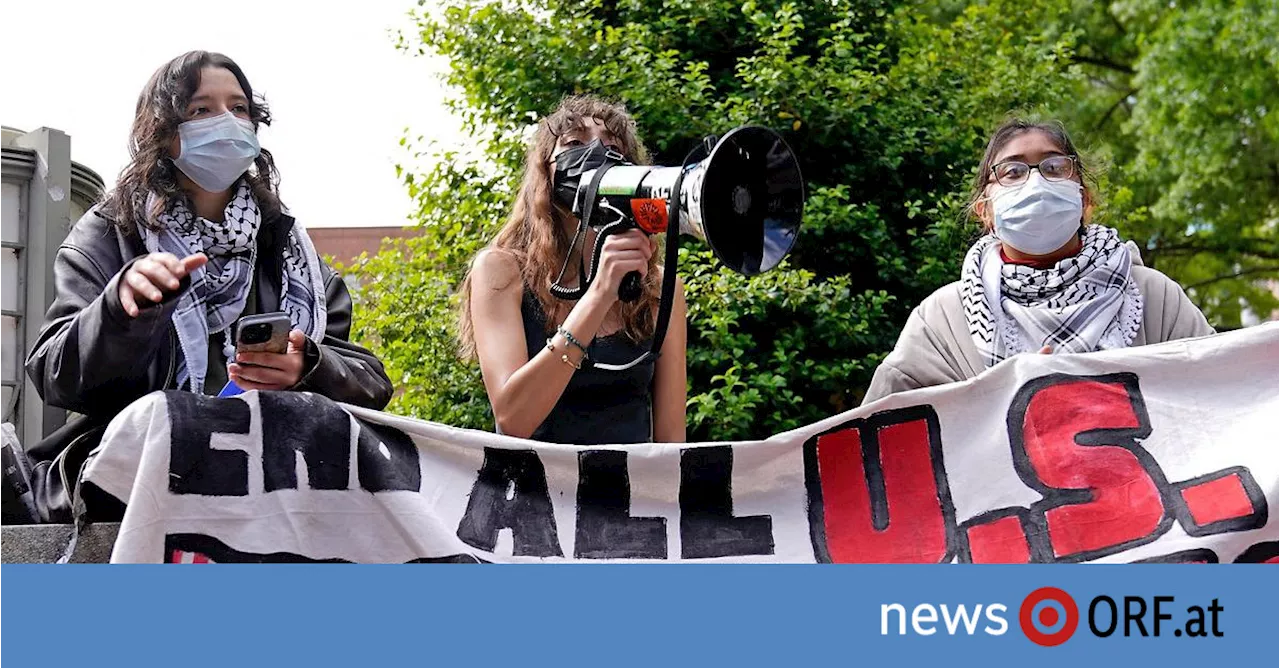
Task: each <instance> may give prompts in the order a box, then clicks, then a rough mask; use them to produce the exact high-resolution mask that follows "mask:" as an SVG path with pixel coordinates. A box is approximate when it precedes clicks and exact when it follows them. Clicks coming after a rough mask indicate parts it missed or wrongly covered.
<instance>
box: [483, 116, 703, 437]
mask: <svg viewBox="0 0 1280 668" xmlns="http://www.w3.org/2000/svg"><path fill="white" fill-rule="evenodd" d="M604 153H609V154H611V155H616V156H617V157H618V159H625V160H626V161H627V162H630V163H635V164H641V163H643V162H645V161H646V154H645V150H644V146H643V145H642V144H641V142H640V139H639V138H638V137H637V136H636V130H635V122H634V121H633V120H632V118H631V116H630V115H629V114H628V113H627V112H626V110H625V109H624V108H623V107H622V106H621V105H618V104H611V103H608V102H605V101H603V100H601V99H599V98H596V97H592V96H575V97H570V98H567V99H565V100H564V101H563V102H562V103H561V104H560V106H559V107H558V108H557V109H556V110H555V112H554V113H552V114H551V115H550V116H548V117H546V118H544V119H543V120H542V121H541V122H539V123H538V126H537V129H536V131H535V133H534V136H533V139H532V140H531V143H530V145H529V150H528V154H527V159H526V163H525V172H524V180H523V182H522V184H521V187H520V191H519V193H518V194H517V195H516V200H515V203H514V205H513V207H512V212H511V215H510V217H509V218H508V220H507V223H506V224H505V225H504V226H503V228H502V229H501V230H500V231H499V232H498V234H497V236H496V237H495V238H494V239H493V241H492V242H490V244H489V246H488V247H487V248H485V249H484V250H483V251H481V252H480V253H479V254H478V255H477V256H476V258H475V260H474V261H473V262H472V266H471V270H470V272H469V273H468V275H467V278H466V279H465V281H464V282H463V284H462V287H461V293H462V302H461V313H460V318H459V331H460V342H461V349H462V352H463V354H464V356H474V357H475V358H477V359H478V360H479V363H480V369H481V373H482V374H483V377H484V383H485V389H486V391H487V393H488V395H489V401H490V403H491V405H492V407H493V413H494V419H495V422H496V425H497V428H498V431H499V432H501V433H504V434H509V435H513V436H519V437H522V438H533V439H536V440H540V441H546V442H554V443H570V444H579V445H594V444H622V443H644V442H650V441H659V442H682V441H684V439H685V398H686V388H685V303H684V297H683V289H677V290H676V291H675V298H674V301H673V304H672V307H671V312H670V313H671V317H670V326H669V328H668V329H667V331H666V336H665V339H664V340H663V343H662V345H661V350H660V353H661V354H660V355H658V356H657V358H656V360H650V363H645V364H635V365H623V364H621V363H624V362H625V361H627V360H630V359H634V358H637V357H639V356H640V355H643V354H644V353H645V352H646V351H648V350H649V347H650V343H651V340H652V339H653V336H654V329H655V326H656V321H657V314H658V310H659V286H660V285H661V278H662V272H663V267H662V266H661V265H660V264H659V259H660V258H659V253H658V250H659V248H660V244H659V243H658V237H655V236H649V235H646V234H645V233H644V232H643V231H641V230H640V229H634V228H633V229H629V230H626V231H618V232H617V233H611V234H607V235H604V237H601V238H602V241H601V242H600V243H599V244H597V235H599V232H597V231H596V230H589V231H588V232H587V233H586V234H585V235H581V236H580V235H578V234H577V232H578V231H580V229H581V227H582V226H581V225H580V221H579V220H578V217H577V216H575V215H574V213H573V211H572V210H571V207H566V206H565V205H564V204H563V203H562V202H561V201H560V200H558V199H557V198H556V197H555V196H554V193H555V191H556V189H557V186H559V185H562V183H561V182H563V180H564V177H565V174H566V173H567V171H568V170H570V169H577V170H579V171H581V169H582V168H583V167H584V165H585V163H588V162H590V161H591V160H590V156H592V155H601V154H604ZM597 247H598V249H599V250H598V252H595V249H596V248H597ZM584 254H585V255H584ZM588 255H589V256H590V262H591V264H592V265H593V268H594V273H593V274H592V275H591V278H592V280H590V281H589V285H588V282H587V281H585V280H583V279H584V273H583V271H582V269H581V267H582V266H583V265H584V264H585V262H586V258H587V256H588ZM566 268H567V270H566ZM628 276H632V277H634V278H632V279H627V277H628ZM624 282H634V283H633V287H634V288H636V294H634V295H631V297H632V298H631V299H630V300H627V301H624V300H622V299H619V290H620V288H621V286H622V285H623V283H624ZM553 283H554V284H559V285H564V284H570V283H572V284H575V285H576V287H577V288H579V289H578V290H577V291H576V292H575V293H574V294H572V295H570V296H571V297H572V299H567V298H565V296H564V295H561V296H556V295H553V294H552V292H551V288H552V285H553ZM611 365H612V366H615V367H618V366H620V365H621V366H625V367H626V368H619V369H615V370H610V369H607V368H605V367H608V366H611Z"/></svg>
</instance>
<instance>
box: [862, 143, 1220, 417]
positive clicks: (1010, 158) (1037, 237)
mask: <svg viewBox="0 0 1280 668" xmlns="http://www.w3.org/2000/svg"><path fill="white" fill-rule="evenodd" d="M1089 181H1090V178H1089V174H1088V172H1087V171H1086V168H1085V165H1084V164H1083V163H1082V162H1081V161H1080V155H1079V153H1078V152H1077V151H1076V148H1075V145H1074V144H1072V142H1071V138H1070V137H1068V136H1067V132H1066V130H1065V129H1064V128H1063V127H1062V126H1061V125H1060V124H1058V123H1032V122H1028V121H1025V120H1021V119H1012V120H1009V121H1006V122H1005V123H1003V124H1002V125H1001V126H1000V127H999V128H997V129H996V131H995V132H994V133H993V134H992V136H991V140H990V141H989V142H988V143H987V150H986V153H985V154H984V155H983V157H982V163H981V165H980V167H979V168H978V174H977V177H976V178H975V179H974V188H973V194H972V196H971V201H970V211H971V213H972V215H973V216H974V217H975V218H976V219H978V220H979V221H980V222H981V223H982V225H983V227H984V229H985V231H986V234H985V235H984V236H983V237H982V238H981V239H979V240H978V241H977V243H975V244H974V245H973V246H972V247H971V248H970V249H969V252H968V253H967V254H966V256H965V259H964V264H963V266H962V268H961V272H960V280H959V281H957V282H955V283H951V284H949V285H946V286H944V287H943V288H941V289H939V290H938V291H936V292H934V293H933V294H932V295H930V296H929V297H928V298H926V299H925V300H924V301H923V302H922V303H921V304H920V305H919V306H917V307H916V309H915V310H914V311H913V312H912V313H911V316H910V318H908V320H907V324H906V326H905V327H904V328H903V330H902V334H901V335H900V337H899V338H898V343H897V345H896V346H895V347H894V350H893V352H891V353H890V354H889V356H888V357H887V358H885V360H884V362H883V363H882V364H881V365H880V367H879V368H878V369H876V373H875V376H874V377H873V378H872V380H871V386H870V387H869V388H868V390H867V394H866V397H865V398H864V400H863V403H864V404H865V403H869V402H872V401H875V400H876V399H880V398H881V397H884V396H887V395H890V394H893V393H896V392H903V391H906V390H911V389H915V388H920V387H929V386H933V385H942V384H944V383H951V382H955V381H960V380H965V379H967V378H972V377H974V376H976V375H978V374H979V373H981V372H982V371H984V370H986V369H988V368H990V367H992V366H994V365H996V364H998V363H999V362H1001V361H1002V360H1005V359H1007V358H1009V357H1012V356H1014V355H1017V354H1019V353H1027V352H1030V353H1037V352H1038V353H1079V352H1090V351H1095V350H1107V349H1113V348H1125V347H1128V346H1139V345H1144V344H1148V343H1160V342H1163V341H1170V340H1174V339H1181V338H1189V337H1195V336H1205V335H1208V334H1213V333H1214V331H1213V328H1212V327H1210V326H1209V323H1208V322H1207V321H1206V320H1205V317H1204V315H1203V314H1201V313H1200V311H1199V309H1197V308H1196V307H1195V305H1194V304H1192V303H1191V300H1189V299H1188V298H1187V295H1186V293H1184V292H1183V290H1182V288H1181V287H1180V286H1179V285H1178V284H1177V283H1175V282H1174V281H1173V280H1171V279H1169V278H1168V277H1167V276H1165V275H1164V274H1161V273H1160V272H1158V271H1156V270H1154V269H1150V268H1147V267H1144V266H1142V260H1141V257H1140V256H1139V254H1138V248H1137V246H1136V245H1134V244H1133V242H1131V241H1128V242H1127V241H1124V240H1122V239H1121V238H1120V235H1119V234H1117V233H1116V231H1115V230H1114V229H1112V228H1110V227H1106V226H1103V225H1096V224H1091V223H1090V215H1091V214H1092V211H1093V207H1094V194H1093V191H1092V189H1091V188H1090V186H1089Z"/></svg>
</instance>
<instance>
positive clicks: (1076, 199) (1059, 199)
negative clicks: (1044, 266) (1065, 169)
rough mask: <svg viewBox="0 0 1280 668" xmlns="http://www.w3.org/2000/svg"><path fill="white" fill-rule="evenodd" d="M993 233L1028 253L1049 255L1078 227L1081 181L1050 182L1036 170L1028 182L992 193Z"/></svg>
mask: <svg viewBox="0 0 1280 668" xmlns="http://www.w3.org/2000/svg"><path fill="white" fill-rule="evenodd" d="M991 208H992V211H993V212H994V215H995V235H996V238H998V239H999V240H1000V241H1003V242H1004V243H1006V244H1009V245H1010V246H1013V247H1014V248H1016V249H1018V250H1020V251H1022V252H1023V253H1026V254H1028V255H1048V254H1049V253H1052V252H1053V251H1056V250H1058V249H1059V248H1062V247H1063V246H1065V245H1067V242H1068V241H1070V240H1071V236H1072V235H1074V234H1075V233H1076V232H1078V231H1079V230H1080V221H1081V219H1082V218H1083V216H1084V195H1083V193H1082V191H1081V188H1080V184H1079V183H1077V182H1075V181H1073V180H1070V179H1067V180H1065V181H1049V180H1047V179H1045V178H1044V177H1043V176H1040V172H1039V171H1035V172H1032V173H1031V176H1030V177H1028V178H1027V182H1026V183H1024V184H1022V185H1021V186H1014V187H1012V188H1007V189H1004V190H1001V191H999V192H997V193H995V194H994V195H992V196H991Z"/></svg>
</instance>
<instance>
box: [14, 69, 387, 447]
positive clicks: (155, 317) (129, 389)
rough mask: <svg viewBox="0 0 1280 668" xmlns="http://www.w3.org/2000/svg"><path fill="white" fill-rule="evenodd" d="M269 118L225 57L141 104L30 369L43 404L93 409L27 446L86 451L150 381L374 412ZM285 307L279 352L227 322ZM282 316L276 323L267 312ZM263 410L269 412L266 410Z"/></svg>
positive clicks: (372, 387)
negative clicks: (243, 338) (293, 394)
mask: <svg viewBox="0 0 1280 668" xmlns="http://www.w3.org/2000/svg"><path fill="white" fill-rule="evenodd" d="M269 123H270V114H269V112H268V110H267V107H266V105H265V103H264V102H263V101H262V100H261V99H256V98H255V97H254V94H253V89H252V88H251V87H250V85H249V81H248V79H247V78H246V77H245V74H244V72H243V71H242V70H241V69H240V67H239V66H238V65H236V64H235V63H234V62H233V61H232V60H231V59H230V58H227V57H226V56H224V55H221V54H217V53H209V52H204V51H193V52H190V53H187V54H184V55H182V56H179V57H178V58H175V59H174V60H172V61H170V62H169V63H168V64H166V65H165V66H163V67H161V68H160V69H159V70H158V71H156V73H155V74H154V75H153V76H152V77H151V79H150V81H148V82H147V85H146V87H145V88H144V89H143V91H142V94H141V95H140V96H139V98H138V103H137V108H136V115H135V117H134V121H133V129H132V134H131V136H130V142H129V152H130V156H131V160H130V162H129V163H128V165H127V166H126V167H125V168H124V169H123V170H122V172H121V174H120V177H119V180H118V182H117V183H116V185H115V188H114V189H113V190H112V191H111V192H110V193H109V194H108V195H107V197H106V198H105V201H103V202H101V203H100V204H98V205H96V206H94V207H93V208H92V209H91V210H90V211H89V212H88V213H86V214H85V215H84V217H82V218H81V219H80V220H79V221H78V222H77V223H76V224H75V225H74V226H73V227H72V229H71V231H70V233H69V234H68V235H67V238H66V241H65V242H64V243H63V244H62V247H61V248H60V249H59V250H58V253H57V256H56V258H55V260H54V279H55V283H56V295H55V298H54V301H53V304H52V306H51V307H50V309H49V312H48V315H47V320H46V324H45V326H44V329H43V330H42V331H41V333H40V337H39V339H38V340H37V341H36V342H35V344H34V345H33V346H32V353H31V356H30V358H29V359H28V360H27V372H28V374H29V375H30V377H31V380H32V381H33V382H34V384H35V387H36V390H37V391H38V392H39V393H40V395H41V397H43V399H44V400H45V402H46V403H48V404H49V405H51V406H56V407H59V408H66V409H70V410H71V411H74V412H75V413H79V414H81V415H84V416H87V417H86V418H84V419H81V420H77V421H73V422H72V423H70V424H69V425H68V427H67V428H66V429H64V430H63V431H62V432H60V433H57V434H54V435H53V436H51V437H50V438H48V439H46V441H45V442H42V443H41V444H39V445H37V446H36V447H35V448H32V455H33V456H34V457H35V458H36V459H51V458H53V457H54V456H56V455H57V454H58V453H59V452H62V451H63V450H64V449H65V448H66V447H67V445H68V444H70V443H73V442H76V443H79V445H80V448H79V449H81V450H83V449H84V446H85V441H84V439H83V438H82V437H84V436H86V435H87V436H88V437H89V439H90V441H96V439H97V436H98V434H100V431H101V428H102V426H103V425H104V424H105V423H106V422H107V421H108V420H109V419H110V418H111V416H113V415H115V414H116V413H118V412H119V411H120V410H121V409H123V408H124V407H125V406H127V405H129V404H130V403H131V402H133V401H135V400H136V399H138V398H140V397H142V396H143V395H146V394H148V393H150V392H152V391H155V390H165V389H179V390H188V391H191V392H195V393H200V394H205V395H216V394H220V393H226V392H227V390H228V388H234V389H235V391H241V390H244V391H247V390H294V391H306V392H313V393H316V394H320V395H324V396H327V397H329V398H331V399H334V400H337V401H342V402H347V403H351V404H356V405H359V406H364V407H368V408H374V409H381V408H383V407H384V406H385V405H386V404H387V402H388V401H389V400H390V398H391V392H392V387H391V383H390V381H389V380H388V378H387V376H386V373H385V372H384V370H383V367H382V364H381V363H380V362H379V361H378V359H377V358H376V357H374V355H373V354H371V353H370V352H369V351H368V350H366V349H364V348H362V347H360V346H358V345H355V344H352V343H350V342H349V341H348V336H349V333H350V327H351V299H350V296H349V294H348V292H347V289H346V287H345V286H344V284H343V282H342V279H341V277H339V276H338V275H337V274H336V273H335V272H334V271H333V270H332V269H331V268H329V267H328V266H327V265H326V264H325V263H324V262H323V261H322V260H321V259H320V258H319V257H318V255H317V253H316V250H315V248H314V246H313V245H312V243H311V239H310V237H309V236H308V235H307V231H306V229H305V228H304V227H303V226H302V224H301V223H300V222H298V221H295V220H294V218H293V217H292V216H290V215H289V214H288V213H287V212H286V211H285V209H284V206H283V205H282V204H281V202H280V198H279V196H278V193H277V183H278V181H279V175H278V173H277V172H276V169H275V164H274V162H273V160H272V156H271V154H270V153H269V152H268V151H266V150H265V149H263V148H261V147H260V146H259V143H258V134H257V132H258V129H259V128H260V127H261V126H263V125H267V124H269ZM268 313H284V314H287V315H288V319H289V321H290V323H291V330H292V331H291V332H290V333H289V336H288V345H287V350H286V352H283V353H280V352H244V351H240V352H238V351H237V348H236V345H235V344H236V340H235V334H234V331H233V330H234V326H235V324H236V322H237V321H238V320H239V319H240V318H241V317H243V316H247V315H251V314H268ZM276 317H277V318H279V316H276ZM264 419H269V416H264Z"/></svg>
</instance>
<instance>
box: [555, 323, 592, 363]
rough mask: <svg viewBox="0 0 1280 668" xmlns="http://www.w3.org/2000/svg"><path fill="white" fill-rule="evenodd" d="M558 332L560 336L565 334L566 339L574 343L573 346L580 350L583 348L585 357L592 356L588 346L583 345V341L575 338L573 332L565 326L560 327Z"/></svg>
mask: <svg viewBox="0 0 1280 668" xmlns="http://www.w3.org/2000/svg"><path fill="white" fill-rule="evenodd" d="M556 332H557V333H559V334H560V336H563V337H564V340H565V341H568V342H569V343H570V344H571V345H573V347H575V348H577V349H578V350H581V351H582V356H583V358H584V359H590V358H591V355H589V354H587V347H586V346H584V345H582V342H581V341H579V340H578V339H576V338H574V336H573V334H571V333H569V330H567V329H565V328H564V327H560V328H559V329H557V330H556Z"/></svg>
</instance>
